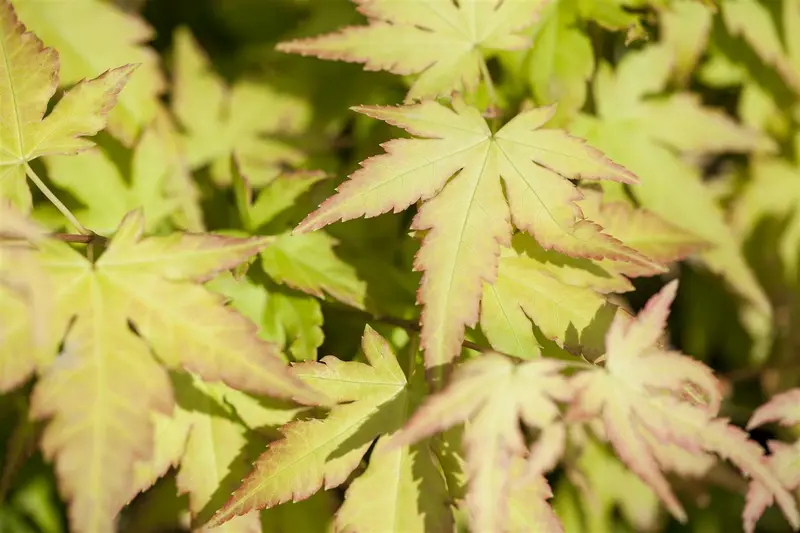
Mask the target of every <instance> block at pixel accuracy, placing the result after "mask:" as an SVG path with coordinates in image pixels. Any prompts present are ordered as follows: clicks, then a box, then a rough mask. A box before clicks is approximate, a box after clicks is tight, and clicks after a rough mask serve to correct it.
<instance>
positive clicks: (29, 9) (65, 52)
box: [14, 0, 164, 145]
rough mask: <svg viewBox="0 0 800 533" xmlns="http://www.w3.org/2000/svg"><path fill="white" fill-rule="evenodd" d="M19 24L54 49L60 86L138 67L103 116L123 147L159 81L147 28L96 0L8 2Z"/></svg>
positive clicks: (153, 103) (151, 107)
mask: <svg viewBox="0 0 800 533" xmlns="http://www.w3.org/2000/svg"><path fill="white" fill-rule="evenodd" d="M14 6H15V7H16V9H17V12H18V13H19V17H20V19H22V22H23V23H24V24H25V25H26V26H28V28H29V29H30V30H31V31H33V32H34V33H36V35H38V36H39V37H40V38H41V39H42V41H44V44H45V45H46V46H52V47H54V48H55V49H56V50H58V54H59V59H60V65H61V84H62V85H67V84H73V83H77V82H79V81H80V80H82V79H86V78H88V77H90V76H96V75H97V73H98V72H103V71H104V70H108V69H113V68H116V67H118V66H120V65H124V64H128V63H130V64H137V65H139V67H138V69H137V71H136V75H135V76H134V77H133V78H132V79H131V81H130V83H129V84H128V85H127V88H126V90H125V92H124V93H123V94H122V95H121V96H120V99H119V104H118V105H117V106H116V107H115V108H114V110H113V111H112V112H111V114H110V115H109V129H110V130H111V131H112V132H113V133H114V135H116V136H117V137H118V138H119V139H120V140H122V141H123V142H124V143H126V144H127V145H131V144H133V141H134V139H135V138H136V136H137V134H138V133H139V132H140V131H141V130H142V129H143V128H144V127H145V126H146V125H147V124H149V123H150V121H151V120H152V119H153V117H154V116H155V113H156V108H157V106H158V96H159V94H160V93H161V92H162V91H163V89H164V79H163V75H162V74H161V68H160V65H159V61H158V55H157V54H156V53H155V51H154V50H152V49H150V48H147V47H146V46H145V43H146V42H147V41H149V40H150V39H152V37H153V29H152V28H151V27H150V26H149V25H148V24H147V23H146V22H145V21H144V20H142V19H141V18H139V17H138V16H136V15H133V14H131V13H125V12H123V11H121V10H120V9H119V8H117V7H115V6H114V5H112V4H109V3H108V2H103V1H101V0H69V1H68V2H41V1H39V0H14Z"/></svg>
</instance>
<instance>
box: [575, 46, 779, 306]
mask: <svg viewBox="0 0 800 533" xmlns="http://www.w3.org/2000/svg"><path fill="white" fill-rule="evenodd" d="M671 63H672V55H671V52H670V50H669V49H668V48H666V47H664V46H663V45H653V46H649V47H647V48H645V49H643V50H641V51H638V52H632V53H630V54H628V55H627V56H626V57H625V58H624V59H623V60H622V61H621V62H620V64H619V65H618V66H617V69H616V72H612V71H611V69H610V68H609V67H608V65H601V67H600V69H599V72H598V74H597V76H596V78H595V83H594V91H595V99H596V102H597V107H598V115H599V119H589V118H587V117H584V119H583V120H581V121H580V122H579V123H577V124H576V126H575V129H576V131H577V132H578V133H579V134H581V135H584V136H586V137H587V138H588V139H590V141H591V142H593V143H594V144H596V145H597V146H598V147H600V148H602V149H603V150H605V151H606V152H607V153H608V154H609V155H610V156H611V157H614V158H615V160H617V161H619V162H620V163H622V164H624V165H626V166H627V167H628V168H630V169H632V170H633V171H634V172H636V173H637V175H639V176H640V178H641V183H640V184H639V185H638V186H637V187H634V188H632V192H633V194H634V196H635V197H636V199H637V200H638V201H639V202H640V203H641V205H642V206H643V207H645V208H646V209H648V210H650V211H652V212H653V213H655V214H657V215H659V216H661V217H662V218H664V219H665V220H668V221H669V222H670V223H672V224H675V225H677V226H679V227H680V228H683V229H684V230H686V231H687V232H690V233H691V234H694V235H696V236H698V237H700V238H701V239H704V240H706V241H708V242H709V243H710V244H711V245H712V248H711V249H710V250H708V251H707V252H705V253H704V254H703V256H702V257H703V259H704V260H705V262H706V264H707V265H708V266H709V267H710V268H711V269H712V270H714V271H716V272H718V273H720V274H721V275H722V276H724V277H725V279H726V280H727V281H728V282H729V283H730V284H731V285H732V286H733V287H734V289H735V290H736V291H737V292H739V293H740V294H741V295H743V296H744V297H745V298H746V299H747V301H749V302H750V303H751V305H752V307H753V308H754V309H756V310H757V312H758V313H760V314H761V316H763V317H765V320H766V319H768V317H769V316H770V314H771V310H770V307H769V304H768V302H767V300H766V297H765V296H764V294H763V292H762V290H761V288H760V287H759V285H758V283H757V281H756V280H755V278H754V276H753V273H752V272H751V270H750V268H749V267H748V266H747V264H746V263H745V261H744V258H743V257H742V254H741V252H740V250H739V243H738V242H737V240H736V239H735V238H734V236H733V234H732V232H731V230H730V228H729V227H728V226H727V224H726V223H725V218H724V215H723V213H722V210H721V208H720V207H719V206H718V205H717V204H716V201H715V199H714V197H713V196H712V195H711V193H710V191H709V190H708V189H707V188H706V187H705V185H704V184H703V182H702V179H701V177H700V175H699V174H698V172H697V170H696V169H695V168H693V167H692V166H690V165H689V164H688V163H686V162H685V161H683V160H681V159H680V158H679V157H678V153H677V152H689V153H695V154H696V153H715V152H719V151H722V150H725V151H750V150H767V149H770V146H771V141H770V140H769V139H768V138H766V137H764V136H763V135H762V134H760V133H759V132H757V131H754V130H750V129H748V128H744V127H742V126H740V125H738V124H736V123H735V122H734V121H733V120H731V119H729V118H727V117H725V115H723V114H722V113H720V112H717V111H713V110H710V109H708V108H705V107H702V106H701V105H700V103H699V102H698V101H697V100H696V99H695V97H694V96H692V95H690V94H688V93H677V94H673V95H669V96H660V97H649V98H648V95H652V94H654V93H658V92H660V91H662V90H663V89H664V87H665V85H666V82H667V79H668V76H669V72H670V65H671Z"/></svg>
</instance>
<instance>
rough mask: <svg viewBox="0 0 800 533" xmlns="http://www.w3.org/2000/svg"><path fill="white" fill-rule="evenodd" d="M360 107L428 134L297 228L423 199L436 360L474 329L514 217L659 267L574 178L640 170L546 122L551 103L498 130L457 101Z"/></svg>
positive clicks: (428, 331)
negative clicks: (620, 237) (587, 203)
mask: <svg viewBox="0 0 800 533" xmlns="http://www.w3.org/2000/svg"><path fill="white" fill-rule="evenodd" d="M355 109H356V110H357V111H360V112H362V113H365V114H367V115H369V116H371V117H374V118H378V119H381V120H384V121H387V122H389V123H390V124H393V125H395V126H398V127H402V128H404V129H406V130H407V131H409V132H411V133H413V134H414V135H416V136H418V137H420V138H418V139H395V140H392V141H389V142H388V143H386V144H384V148H385V150H386V152H387V153H386V154H384V155H380V156H377V157H373V158H371V159H368V160H366V161H365V162H363V163H362V167H363V168H361V169H360V170H358V171H357V172H356V173H355V174H353V175H352V176H351V177H350V179H349V181H347V182H345V183H344V184H343V185H341V186H340V187H339V189H338V193H337V194H336V195H334V196H332V197H331V198H329V199H328V200H326V201H325V202H324V203H323V204H322V205H321V206H320V207H319V209H317V210H316V211H315V212H313V213H311V214H310V215H309V216H308V217H307V218H306V219H305V220H304V221H303V222H301V223H300V225H299V226H298V227H297V228H296V229H295V232H307V231H312V230H315V229H319V228H321V227H323V226H325V225H327V224H330V223H332V222H335V221H337V220H350V219H353V218H357V217H360V216H362V215H366V216H367V217H373V216H376V215H379V214H382V213H385V212H388V211H394V212H399V211H401V210H403V209H406V208H407V207H408V206H409V205H411V204H412V203H414V202H416V201H418V200H421V201H422V202H423V204H422V207H421V208H420V209H419V212H418V214H417V216H416V217H415V219H414V222H413V223H412V228H413V229H416V230H421V231H424V232H425V236H424V239H423V241H422V247H421V248H420V251H419V253H418V254H417V256H416V262H415V269H416V270H422V271H424V272H425V274H424V276H423V280H422V285H421V287H420V290H419V292H418V301H419V302H420V303H421V304H422V305H423V306H424V310H423V317H422V346H423V348H424V349H425V357H426V364H427V365H428V366H429V367H437V366H440V365H443V364H446V363H448V362H449V361H450V360H451V359H452V358H453V357H454V356H455V355H456V354H458V352H459V350H460V345H461V341H462V340H463V335H464V326H474V325H475V323H476V321H477V319H478V309H479V305H480V294H481V289H482V284H483V282H489V283H491V282H492V281H493V280H494V278H495V277H496V273H497V264H498V259H499V257H498V256H499V253H500V248H501V246H502V245H505V246H508V245H509V244H510V239H511V232H512V227H511V222H512V221H513V223H514V225H515V226H516V227H517V228H519V229H521V230H524V231H527V232H529V233H530V234H531V235H533V236H534V237H536V239H537V241H538V242H539V243H540V244H541V245H542V246H543V247H545V248H547V249H556V250H559V251H561V252H563V253H565V254H567V255H571V256H577V257H597V258H600V257H609V258H616V259H621V260H628V261H637V262H644V263H647V264H649V260H648V259H647V258H645V257H644V256H641V255H640V254H638V253H637V252H635V251H633V250H631V249H629V248H626V247H624V246H622V245H621V244H620V243H619V241H617V240H616V239H614V238H612V237H610V236H608V235H606V234H604V233H603V232H602V228H600V227H599V226H598V225H596V224H595V223H593V222H592V221H590V220H586V219H584V218H583V214H582V213H581V210H580V208H579V207H578V206H577V204H576V201H577V200H580V199H581V198H582V195H581V192H580V190H579V189H577V188H576V187H575V186H574V185H573V184H572V183H571V182H570V181H569V179H570V178H578V177H580V178H582V179H589V180H592V179H594V180H598V179H599V180H614V181H620V182H625V183H635V182H636V181H637V180H636V177H635V176H634V175H633V174H631V173H630V172H629V171H627V170H626V169H625V168H623V167H621V166H619V165H617V164H615V163H613V162H611V161H610V160H608V159H606V158H605V157H604V156H603V154H602V153H601V152H599V151H597V150H596V149H594V148H592V147H590V146H587V145H585V144H584V143H583V142H582V141H581V140H579V139H577V138H574V137H571V136H569V135H568V134H566V133H565V132H563V131H561V130H554V129H544V128H542V126H543V125H544V124H545V123H546V122H547V121H548V120H549V119H550V118H551V117H552V115H553V112H554V109H553V108H552V107H549V108H536V109H531V110H529V111H525V112H523V113H521V114H519V115H517V116H516V117H515V118H514V119H512V120H511V121H510V122H509V123H507V124H506V125H505V126H503V127H502V128H501V129H500V130H499V131H497V132H492V131H491V130H490V129H489V126H488V124H487V123H486V121H485V120H484V119H483V117H481V115H480V113H479V112H478V110H477V109H475V108H473V107H468V106H466V105H465V104H464V103H463V101H461V100H459V99H456V100H454V102H453V109H450V108H448V107H445V106H444V105H441V104H439V103H436V102H432V101H429V102H423V103H421V104H418V105H409V106H400V107H357V108H355ZM454 175H455V177H453V176H454ZM504 186H505V190H506V192H505V194H504V190H503V187H504Z"/></svg>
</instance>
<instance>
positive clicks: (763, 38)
mask: <svg viewBox="0 0 800 533" xmlns="http://www.w3.org/2000/svg"><path fill="white" fill-rule="evenodd" d="M720 7H721V12H722V20H723V22H724V23H725V27H726V28H727V29H728V31H729V32H730V33H731V34H733V35H735V36H740V37H741V38H743V39H744V40H745V41H746V42H747V43H748V44H749V45H750V46H751V47H752V48H753V50H754V51H755V52H756V54H757V55H758V57H759V58H760V59H761V60H762V61H764V62H765V63H766V64H768V65H770V66H771V67H772V68H774V69H775V71H776V72H777V73H778V74H779V75H780V76H781V78H783V80H784V81H785V82H786V83H787V85H788V86H789V87H790V88H791V89H792V90H793V91H794V92H795V93H800V69H798V67H797V65H798V58H800V38H798V33H797V30H798V29H800V14H798V12H797V9H796V7H797V6H795V5H793V3H792V2H790V1H789V2H783V3H782V8H783V9H781V13H780V15H781V16H780V22H781V27H778V26H777V25H776V22H775V20H774V18H773V14H772V12H771V10H770V9H769V8H767V6H765V5H764V4H762V3H760V2H758V1H757V0H726V1H725V2H722V3H721V5H720Z"/></svg>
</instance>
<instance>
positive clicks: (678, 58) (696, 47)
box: [659, 0, 713, 85]
mask: <svg viewBox="0 0 800 533" xmlns="http://www.w3.org/2000/svg"><path fill="white" fill-rule="evenodd" d="M712 22H713V12H712V10H711V8H710V7H709V6H708V5H705V4H704V3H702V2H697V1H696V0H673V1H672V2H670V3H669V4H668V5H667V6H666V7H665V8H664V9H661V10H660V11H659V27H660V30H661V36H660V41H661V42H662V43H664V44H665V45H666V46H667V47H668V48H670V49H671V50H672V53H673V57H674V58H675V61H674V64H673V67H672V68H673V73H674V75H675V77H676V78H677V80H678V82H680V83H681V84H684V85H685V84H686V82H687V81H688V78H689V75H690V74H691V73H692V70H693V69H694V68H695V66H696V65H697V63H698V62H699V61H700V58H701V56H702V54H703V51H704V50H705V48H706V45H707V44H708V40H709V33H710V31H711V26H712Z"/></svg>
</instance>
